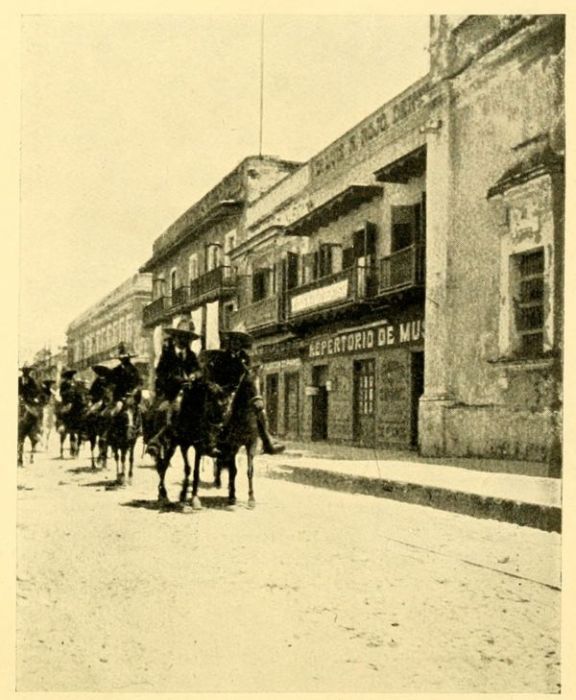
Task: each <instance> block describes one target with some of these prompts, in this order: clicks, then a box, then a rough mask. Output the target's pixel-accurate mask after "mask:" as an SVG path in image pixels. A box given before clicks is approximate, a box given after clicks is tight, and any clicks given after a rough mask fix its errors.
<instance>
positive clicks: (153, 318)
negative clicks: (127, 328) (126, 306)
mask: <svg viewBox="0 0 576 700" xmlns="http://www.w3.org/2000/svg"><path fill="white" fill-rule="evenodd" d="M169 301H170V297H159V298H158V299H154V301H153V302H151V303H150V304H148V305H147V306H145V307H144V309H143V310H142V323H143V324H144V325H145V326H153V325H154V324H156V323H158V322H160V321H161V320H162V319H163V318H164V316H165V314H166V311H167V309H168V302H169Z"/></svg>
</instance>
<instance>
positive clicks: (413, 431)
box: [410, 351, 424, 449]
mask: <svg viewBox="0 0 576 700" xmlns="http://www.w3.org/2000/svg"><path fill="white" fill-rule="evenodd" d="M423 393H424V353H423V352H421V351H419V352H412V353H410V446H411V447H412V448H413V449H416V448H417V447H418V406H419V402H420V397H421V396H422V394H423Z"/></svg>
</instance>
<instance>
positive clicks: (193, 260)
mask: <svg viewBox="0 0 576 700" xmlns="http://www.w3.org/2000/svg"><path fill="white" fill-rule="evenodd" d="M197 277H198V253H192V255H191V256H190V259H189V260H188V279H189V281H190V282H191V281H192V280H195V279H196V278H197Z"/></svg>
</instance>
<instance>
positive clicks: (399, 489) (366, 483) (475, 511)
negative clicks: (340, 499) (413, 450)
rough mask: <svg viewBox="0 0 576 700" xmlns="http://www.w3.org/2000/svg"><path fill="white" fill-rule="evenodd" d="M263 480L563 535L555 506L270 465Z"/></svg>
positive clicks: (302, 468) (559, 514) (558, 510)
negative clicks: (372, 497) (349, 494)
mask: <svg viewBox="0 0 576 700" xmlns="http://www.w3.org/2000/svg"><path fill="white" fill-rule="evenodd" d="M266 476H267V477H268V478H270V479H281V480H284V481H292V482H295V483H298V484H305V485H307V486H315V487H318V488H327V489H331V490H332V491H343V492H346V493H359V494H363V495H367V496H376V497H378V498H389V499H391V500H394V501H403V502H405V503H413V504H416V505H421V506H428V507H430V508H438V509H439V510H447V511H450V512H453V513H460V514H461V515H470V516H473V517H475V518H486V519H490V520H500V521H502V522H507V523H514V524H516V525H523V526H525V527H533V528H536V529H538V530H545V531H546V532H561V531H562V510H561V509H560V508H558V507H556V506H544V505H539V504H537V503H522V502H520V501H514V500H511V499H503V498H496V497H493V496H482V495H480V494H475V493H465V492H463V491H451V490H449V489H444V488H440V487H437V486H425V485H423V484H412V483H408V482H401V481H389V480H387V479H376V478H370V477H367V476H353V475H349V474H342V473H340V472H331V471H326V470H323V469H310V468H309V467H293V466H290V465H286V464H279V465H270V466H269V467H268V469H267V470H266Z"/></svg>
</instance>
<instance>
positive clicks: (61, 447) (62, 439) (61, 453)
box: [60, 432, 66, 459]
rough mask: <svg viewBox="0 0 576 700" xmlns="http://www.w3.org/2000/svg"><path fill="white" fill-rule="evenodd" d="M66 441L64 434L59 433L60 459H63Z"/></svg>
mask: <svg viewBox="0 0 576 700" xmlns="http://www.w3.org/2000/svg"><path fill="white" fill-rule="evenodd" d="M65 440H66V433H65V432H61V433H60V459H64V441H65Z"/></svg>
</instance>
